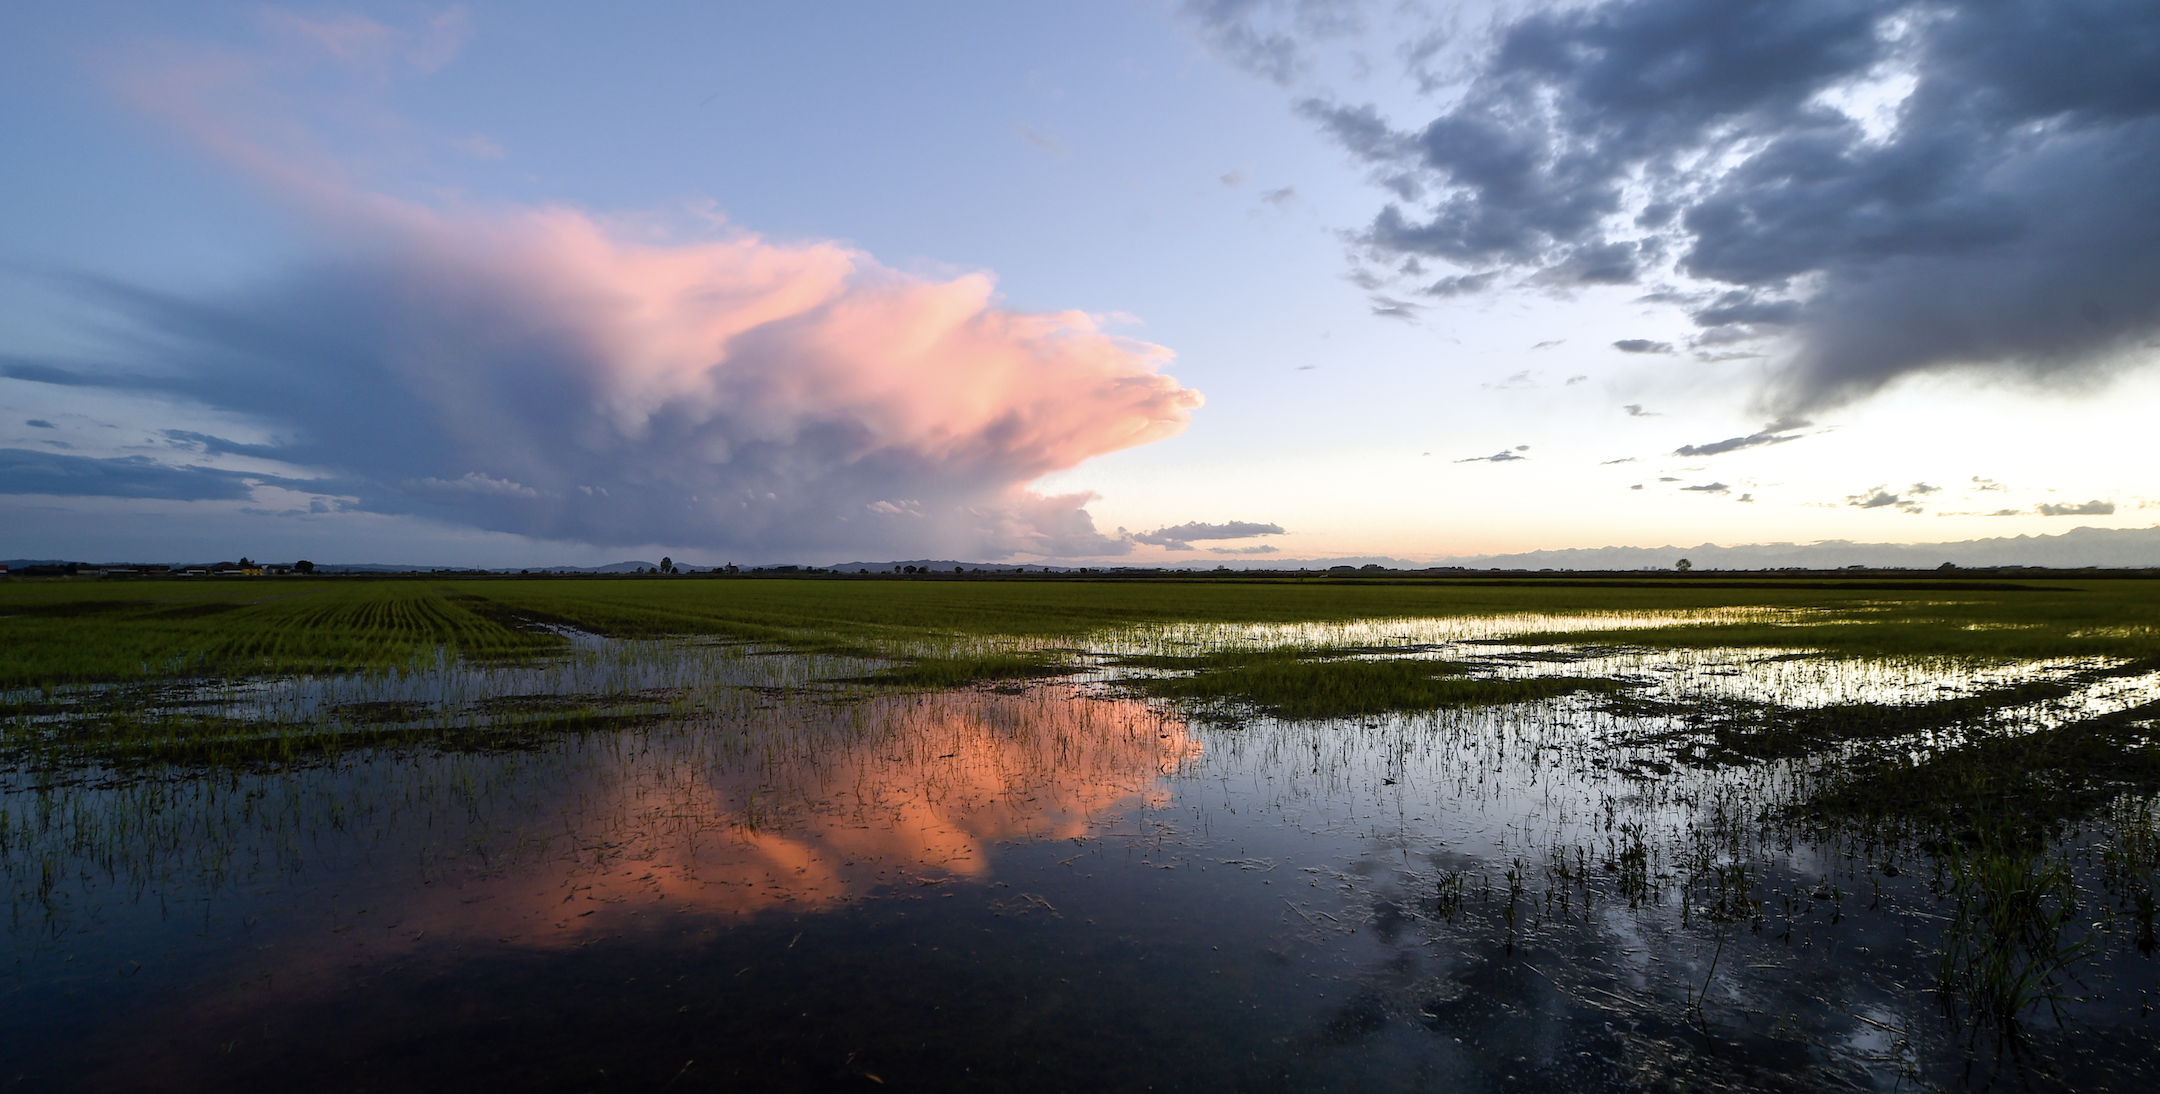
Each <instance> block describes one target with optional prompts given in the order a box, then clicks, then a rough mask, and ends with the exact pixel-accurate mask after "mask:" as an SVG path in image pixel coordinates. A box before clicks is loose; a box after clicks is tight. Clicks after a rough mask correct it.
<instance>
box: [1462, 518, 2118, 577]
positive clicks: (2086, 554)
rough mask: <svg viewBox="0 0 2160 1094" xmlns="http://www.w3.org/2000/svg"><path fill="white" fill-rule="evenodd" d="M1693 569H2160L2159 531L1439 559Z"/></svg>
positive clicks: (1470, 563) (1522, 565) (1478, 564)
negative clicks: (1676, 565)
mask: <svg viewBox="0 0 2160 1094" xmlns="http://www.w3.org/2000/svg"><path fill="white" fill-rule="evenodd" d="M1683 558H1684V559H1687V560H1688V561H1689V562H1691V563H1693V564H1694V566H1695V568H1696V569H1698V570H1700V569H1714V570H1774V569H1778V568H1780V567H1786V566H1797V567H1801V568H1804V569H1810V570H1834V569H1840V568H1843V567H1846V566H1875V567H1901V568H1905V569H1933V568H1935V567H1937V566H1940V565H1942V564H1943V563H1945V562H1950V563H1955V564H1956V565H1959V566H2049V567H2056V568H2075V567H2080V566H2111V567H2112V566H2132V567H2144V566H2160V525H2156V526H2154V527H2151V528H2073V529H2071V530H2069V531H2067V532H2064V533H2062V534H2061V535H2055V536H2003V537H1999V538H1996V539H1968V540H1959V541H1957V542H1953V543H1854V542H1851V541H1849V540H1826V541H1824V542H1821V543H1751V544H1743V545H1739V546H1733V547H1720V546H1718V545H1716V544H1714V543H1705V544H1702V545H1700V546H1696V547H1669V546H1668V547H1591V548H1573V549H1569V550H1562V551H1525V552H1522V553H1520V554H1511V555H1467V556H1459V557H1455V558H1446V559H1441V560H1440V561H1438V562H1436V563H1434V565H1438V566H1463V567H1467V568H1472V569H1480V570H1483V569H1502V570H1542V569H1547V568H1550V569H1554V570H1639V569H1644V568H1650V569H1658V570H1669V569H1671V568H1672V566H1673V564H1674V563H1676V562H1678V561H1680V560H1681V559H1683Z"/></svg>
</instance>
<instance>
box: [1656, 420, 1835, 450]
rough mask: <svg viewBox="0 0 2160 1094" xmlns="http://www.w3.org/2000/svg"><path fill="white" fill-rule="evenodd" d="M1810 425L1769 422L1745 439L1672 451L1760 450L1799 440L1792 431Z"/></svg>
mask: <svg viewBox="0 0 2160 1094" xmlns="http://www.w3.org/2000/svg"><path fill="white" fill-rule="evenodd" d="M1811 424H1813V423H1811V422H1806V421H1795V420H1790V419H1788V420H1784V421H1776V422H1771V423H1770V424H1769V425H1766V426H1764V427H1762V431H1761V432H1759V433H1750V434H1748V435H1747V436H1745V437H1727V438H1725V439H1724V440H1722V441H1712V442H1710V443H1709V444H1684V445H1681V446H1680V447H1678V448H1675V449H1673V455H1675V456H1722V455H1724V454H1725V453H1727V452H1738V451H1740V450H1741V449H1743V448H1762V447H1765V446H1767V445H1773V444H1784V443H1785V442H1787V441H1797V440H1799V439H1800V434H1798V433H1794V432H1792V430H1795V429H1804V428H1806V427H1807V426H1809V425H1811Z"/></svg>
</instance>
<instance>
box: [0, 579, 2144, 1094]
mask: <svg viewBox="0 0 2160 1094" xmlns="http://www.w3.org/2000/svg"><path fill="white" fill-rule="evenodd" d="M1757 614H1758V615H1759V614H1760V613H1757ZM1728 615H1729V613H1725V614H1721V613H1701V615H1700V621H1709V622H1726V621H1731V618H1728ZM1675 618H1676V617H1674V616H1652V615H1647V614H1646V615H1644V616H1641V617H1640V619H1641V621H1642V622H1641V624H1640V625H1642V626H1652V625H1672V624H1673V623H1674V622H1675ZM1689 618H1690V619H1695V618H1696V617H1695V616H1690V617H1689ZM1630 625H1632V624H1631V623H1630V622H1629V621H1628V620H1627V619H1623V618H1620V617H1614V616H1605V617H1581V618H1577V619H1574V620H1572V621H1569V620H1556V619H1555V618H1552V617H1543V616H1537V617H1532V616H1523V617H1508V618H1502V619H1494V618H1486V619H1479V620H1461V619H1440V620H1411V621H1404V620H1385V621H1375V622H1366V623H1355V624H1327V625H1297V626H1289V625H1270V626H1266V627H1258V626H1237V627H1231V626H1223V625H1209V626H1205V627H1202V626H1190V627H1152V628H1146V629H1135V630H1125V631H1117V632H1107V633H1105V634H1103V635H1101V636H1099V637H1098V638H1096V639H1093V640H1090V641H1089V642H1087V643H1085V644H1084V645H1077V646H1076V645H1066V646H1060V647H1056V648H1055V649H1050V648H1049V647H1043V650H1048V651H1049V652H1053V653H1055V654H1056V656H1057V658H1058V660H1057V663H1056V664H1055V665H1054V666H1052V667H1051V668H1050V669H1046V670H1044V671H1043V672H1041V673H1038V674H1034V675H1031V676H1025V677H1018V678H1010V679H998V680H992V681H986V682H983V683H980V684H976V685H972V686H967V687H959V688H950V689H913V690H896V689H892V688H889V687H883V686H879V685H878V684H876V683H874V682H872V681H874V680H875V678H876V677H875V674H876V672H877V671H878V670H879V668H880V667H881V666H882V665H883V664H884V662H881V661H879V660H877V659H874V658H868V657H862V656H850V657H837V656H836V657H818V656H808V655H803V654H799V653H789V652H785V651H779V650H774V649H766V648H759V647H755V646H749V645H740V644H723V643H693V642H638V643H631V642H614V641H608V640H602V639H595V638H591V637H589V636H579V640H578V642H577V643H576V644H575V645H574V647H573V649H572V651H571V652H570V653H568V654H566V655H563V656H559V657H556V658H553V659H551V660H545V661H535V662H524V663H510V664H497V665H485V664H473V663H464V662H458V661H454V660H447V659H446V660H443V661H441V662H439V663H437V664H435V665H433V666H430V667H424V668H422V669H418V670H415V671H411V672H406V673H397V674H387V675H385V674H376V675H368V676H353V677H334V678H295V679H278V680H269V681H258V682H247V683H237V684H223V683H216V684H213V683H204V682H192V683H178V684H160V685H155V686H148V685H142V686H137V687H135V688H133V689H121V688H102V689H101V688H79V689H73V690H70V689H59V690H57V691H55V692H53V693H51V694H46V695H37V696H23V695H18V696H16V697H15V702H16V706H15V707H14V709H15V710H17V711H18V713H17V714H16V715H15V721H14V724H13V725H12V727H11V733H12V736H11V738H10V739H11V740H12V741H14V742H16V746H15V747H16V751H15V753H14V755H13V756H12V757H11V758H10V760H9V761H8V763H7V765H6V766H4V767H0V877H4V884H5V886H6V888H7V891H8V894H9V903H8V907H7V909H6V919H5V922H4V928H0V930H4V938H5V945H6V947H7V949H6V956H7V959H8V965H7V969H6V973H5V977H4V979H0V1012H4V1013H5V1014H6V1015H7V1016H8V1017H7V1020H6V1021H5V1022H0V1089H4V1090H16V1089H20V1090H120V1089H144V1088H158V1089H175V1090H188V1089H202V1090H212V1089H215V1090H318V1089H319V1090H409V1089H453V1088H454V1089H471V1088H479V1087H487V1088H515V1089H542V1090H558V1089H559V1090H565V1091H569V1090H613V1089H623V1090H631V1089H635V1090H659V1089H666V1090H698V1089H832V1088H848V1087H859V1088H861V1089H871V1088H876V1087H885V1088H931V1089H984V1090H998V1089H1018V1088H1026V1089H1056V1090H1144V1089H1157V1090H1379V1089H1386V1090H1395V1089H1401V1090H1425V1089H1430V1090H1448V1091H1483V1090H1493V1091H1502V1090H1525V1091H1528V1090H1587V1091H1634V1090H1654V1091H1663V1090H1711V1089H1739V1090H1793V1091H1801V1090H1807V1091H1813V1090H1827V1089H1848V1088H1850V1089H1862V1090H1898V1089H1923V1090H1924V1089H1951V1090H1963V1089H2002V1090H2024V1089H2043V1090H2104V1089H2112V1090H2144V1089H2152V1088H2153V1086H2154V1084H2155V1083H2160V1017H2156V1016H2155V1015H2154V1014H2153V1007H2154V1006H2155V1003H2156V996H2160V960H2156V956H2155V954H2156V949H2160V947H2156V941H2155V908H2154V876H2153V871H2154V867H2155V864H2156V862H2160V815H2156V813H2155V809H2154V789H2155V788H2154V787H2152V786H2148V785H2144V784H2142V783H2139V782H2138V781H2137V780H2136V779H2120V780H2116V781H2114V782H2109V781H2108V780H2100V781H2099V782H2097V783H2094V782H2092V781H2091V780H2087V781H2086V782H2084V783H2080V784H2079V785H2078V787H2076V788H2071V789H2064V790H2063V791H2062V793H2061V794H2057V795H2055V796H2054V797H2051V798H2049V799H2048V800H2050V801H2055V800H2073V799H2074V801H2075V802H2076V803H2080V804H2079V805H2078V808H2076V809H2068V808H2065V809H2062V810H2057V811H2054V812H2048V811H2045V810H2042V811H2039V812H2033V811H2025V812H2022V813H2019V814H2018V815H2016V816H2012V817H2009V818H2001V817H1990V816H1981V815H1977V814H1974V813H1973V812H1972V805H1971V802H1970V801H1969V800H1966V799H1958V798H1956V797H1955V796H1954V795H1953V796H1952V797H1951V798H1947V799H1944V800H1945V802H1947V804H1941V807H1940V808H1936V807H1935V806H1933V805H1928V804H1927V803H1926V802H1924V801H1922V799H1923V798H1925V797H1926V795H1927V794H1928V793H1931V792H1932V791H1930V790H1928V789H1927V788H1928V787H1934V786H1937V785H1938V784H1939V783H1942V782H1943V779H1944V778H1947V779H1949V780H1950V781H1951V782H1953V783H1954V782H1955V781H1956V780H1957V779H1960V778H1971V779H1978V778H1984V777H1993V776H1992V775H1989V774H1988V771H1990V770H1992V769H1986V768H1980V767H1976V768H1974V769H1973V771H1974V772H1977V773H1965V772H1962V769H1950V770H1949V773H1948V775H1947V776H1943V777H1938V776H1937V775H1936V774H1935V773H1936V772H1937V771H1938V770H1939V769H1941V768H1942V765H1943V763H1944V762H1945V758H1946V757H1956V756H1960V755H1963V754H1964V753H1963V752H1962V751H1961V750H1968V749H1972V748H1977V747H1988V746H1991V745H1990V743H1991V742H1992V743H1994V745H2000V743H2001V742H2005V741H2015V740H2020V739H2026V738H2030V739H2034V740H2046V741H2050V742H2052V741H2054V740H2056V738H2057V737H2061V736H2062V735H2063V734H2066V733H2074V732H2083V730H2084V727H2087V726H2103V727H2104V728H2105V730H2106V733H2107V734H2108V736H2107V737H2106V738H2105V739H2106V741H2107V742H2109V745H2108V747H2111V748H2121V747H2131V748H2136V747H2143V748H2145V749H2147V750H2148V751H2149V750H2150V749H2151V748H2152V747H2153V741H2152V737H2153V736H2154V735H2156V734H2160V727H2156V725H2155V722H2154V718H2155V716H2156V715H2155V709H2156V708H2155V706H2154V704H2155V703H2156V702H2160V674H2156V673H2154V672H2152V671H2150V670H2149V669H2147V668H2143V667H2140V666H2138V665H2135V664H2130V663H2126V662H2120V661H2109V660H2106V659H2101V658H2076V659H2072V658H2064V659H2056V660H2052V661H2025V662H2014V663H2002V662H1998V663H1992V664H1986V665H1972V664H1962V663H1957V662H1952V661H1948V660H1930V659H1897V660H1889V659H1883V660H1866V659H1851V658H1843V659H1836V658H1828V657H1821V656H1814V655H1810V654H1806V653H1800V652H1796V651H1793V650H1789V649H1777V648H1760V649H1756V648H1745V649H1741V648H1711V649H1698V650H1687V649H1683V650H1671V649H1646V648H1632V647H1628V646H1626V645H1576V644H1570V643H1567V642H1565V641H1558V642H1555V641H1552V639H1553V638H1554V637H1555V634H1554V632H1558V631H1564V630H1568V629H1580V630H1597V631H1599V632H1601V634H1605V635H1608V636H1609V635H1610V633H1611V632H1613V631H1617V630H1624V629H1626V628H1627V627H1628V626H1630ZM1533 633H1534V634H1536V635H1538V636H1539V637H1538V640H1537V641H1535V642H1528V641H1521V640H1519V636H1521V635H1525V634H1533ZM1238 649H1247V650H1250V649H1276V650H1284V649H1288V650H1302V651H1307V652H1310V653H1311V654H1312V655H1313V656H1315V657H1320V658H1323V659H1326V660H1329V661H1331V662H1348V661H1371V660H1397V659H1410V660H1427V661H1433V662H1444V663H1446V664H1447V665H1449V666H1451V668H1450V670H1449V671H1453V672H1459V673H1461V674H1464V675H1466V676H1468V677H1470V678H1474V679H1481V680H1483V679H1492V680H1524V679H1533V678H1537V677H1541V676H1543V677H1553V678H1556V679H1560V678H1565V679H1568V680H1585V681H1595V682H1597V683H1598V686H1597V687H1587V686H1586V687H1583V688H1580V689H1577V690H1572V691H1565V692H1563V693H1559V694H1554V695H1550V696H1547V697H1543V698H1538V699H1536V700H1534V701H1527V702H1494V703H1484V704H1482V705H1466V706H1461V707H1457V708H1452V709H1442V710H1390V711H1377V712H1367V713H1361V714H1357V715H1354V716H1337V717H1319V718H1286V717H1276V716H1270V715H1268V714H1267V713H1265V712H1264V711H1263V710H1262V709H1260V708H1258V707H1255V706H1254V705H1253V704H1251V703H1246V702H1241V701H1239V700H1238V699H1236V698H1235V697H1230V698H1210V699H1198V700H1179V699H1171V698H1164V697H1162V695H1161V694H1160V693H1158V692H1153V691H1150V690H1149V682H1150V681H1162V680H1173V681H1174V680H1176V679H1178V678H1181V677H1183V676H1187V675H1190V674H1191V673H1193V672H1196V671H1201V670H1198V669H1194V668H1190V667H1181V665H1182V664H1183V663H1182V662H1180V661H1178V660H1177V658H1188V659H1192V658H1198V657H1200V656H1201V655H1204V654H1208V653H1222V652H1223V651H1230V650H1238ZM1037 652H1042V651H1040V650H1039V651H1037ZM1151 658H1152V659H1153V660H1150V659H1151ZM1193 663H1194V664H1198V661H1194V662H1193ZM1961 704H1963V705H1961ZM121 709H125V710H127V711H130V712H133V713H131V714H130V717H134V718H137V719H138V720H139V719H141V718H145V717H149V718H151V720H152V721H155V720H156V719H165V720H166V721H167V722H170V723H171V724H172V725H175V726H179V727H183V728H185V729H188V730H189V731H200V730H201V729H202V727H204V726H214V727H216V729H217V732H218V733H219V734H222V737H221V739H223V740H227V741H230V742H254V743H256V744H259V743H260V742H262V741H265V740H269V741H277V740H283V739H288V738H289V739H291V740H293V741H296V742H312V744H311V745H310V747H308V748H305V749H300V750H297V751H286V752H279V751H276V750H272V751H270V752H264V751H262V750H260V749H252V750H251V748H240V749H239V750H238V751H236V752H235V753H234V754H233V756H232V757H230V758H227V759H222V760H218V761H217V762H207V761H200V760H197V759H194V758H191V757H189V756H186V755H182V756H178V757H176V758H158V756H156V755H153V756H152V758H153V759H154V760H155V761H156V762H148V763H144V762H130V763H121V762H118V761H115V760H114V759H113V758H112V756H111V754H105V753H84V754H81V755H68V754H63V753H61V752H55V751H51V750H46V749H43V748H42V747H41V746H40V745H39V744H38V742H39V741H41V740H44V739H46V738H55V739H57V738H58V737H59V736H62V735H64V734H65V733H67V732H72V731H75V730H79V728H80V727H81V726H82V725H84V724H88V723H90V722H94V721H95V720H96V719H99V718H105V717H110V716H112V712H113V711H115V710H121ZM1863 711H1872V712H1874V713H1873V714H1870V715H1868V716H1867V717H1866V718H1862V716H1861V712H1863ZM144 712H149V713H148V714H145V713H144ZM1884 712H1889V713H1887V714H1886V713H1884ZM1862 721H1864V722H1865V724H1864V725H1861V724H1860V723H1861V722H1862ZM1848 723H1849V724H1850V725H1853V726H1858V727H1859V728H1853V729H1851V730H1850V731H1849V732H1847V731H1844V730H1842V729H1838V728H1837V727H1841V726H1847V725H1848ZM1825 726H1830V727H1831V728H1829V729H1826V728H1825ZM137 728H138V730H139V727H137ZM427 728H432V729H434V730H438V731H448V732H435V733H419V732H416V731H417V730H419V729H427ZM175 732H176V733H178V732H180V731H179V730H176V731H175ZM152 736H153V737H154V736H155V735H154V734H153V735H152ZM139 737H140V733H139V732H137V734H136V737H131V738H130V739H131V740H135V739H137V738H139ZM326 740H327V741H332V742H338V746H337V747H318V746H320V745H321V743H322V742H323V741H326ZM2139 741H2143V742H2144V743H2143V745H2142V746H2139V745H2138V744H2137V742H2139ZM2124 742H2128V743H2129V744H2128V745H2127V746H2126V745H2125V744H2124ZM2051 747H2052V746H2051ZM1931 765H1933V766H1931ZM1856 771H1857V772H1863V773H1864V774H1862V775H1859V776H1856V775H1855V774H1854V773H1855V772H1856ZM1907 774H1910V777H1911V778H1912V779H1913V780H1914V781H1913V782H1912V783H1911V787H1912V788H1913V789H1911V790H1909V791H1908V790H1907V789H1905V787H1906V784H1905V783H1902V782H1899V781H1898V780H1899V779H1901V778H1905V777H1906V775H1907ZM1870 780H1872V781H1870ZM1929 780H1933V781H1929ZM2066 785H2067V784H2066ZM2072 789H2074V790H2075V793H2072ZM1907 798H1909V799H1910V801H1904V800H1903V799H1907ZM2013 800H2014V799H2013ZM1885 802H1888V803H1890V804H1889V805H1885V804H1884V803H1885ZM1906 805H1910V806H1911V808H1909V809H1908V808H1904V807H1905V806H1906Z"/></svg>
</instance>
